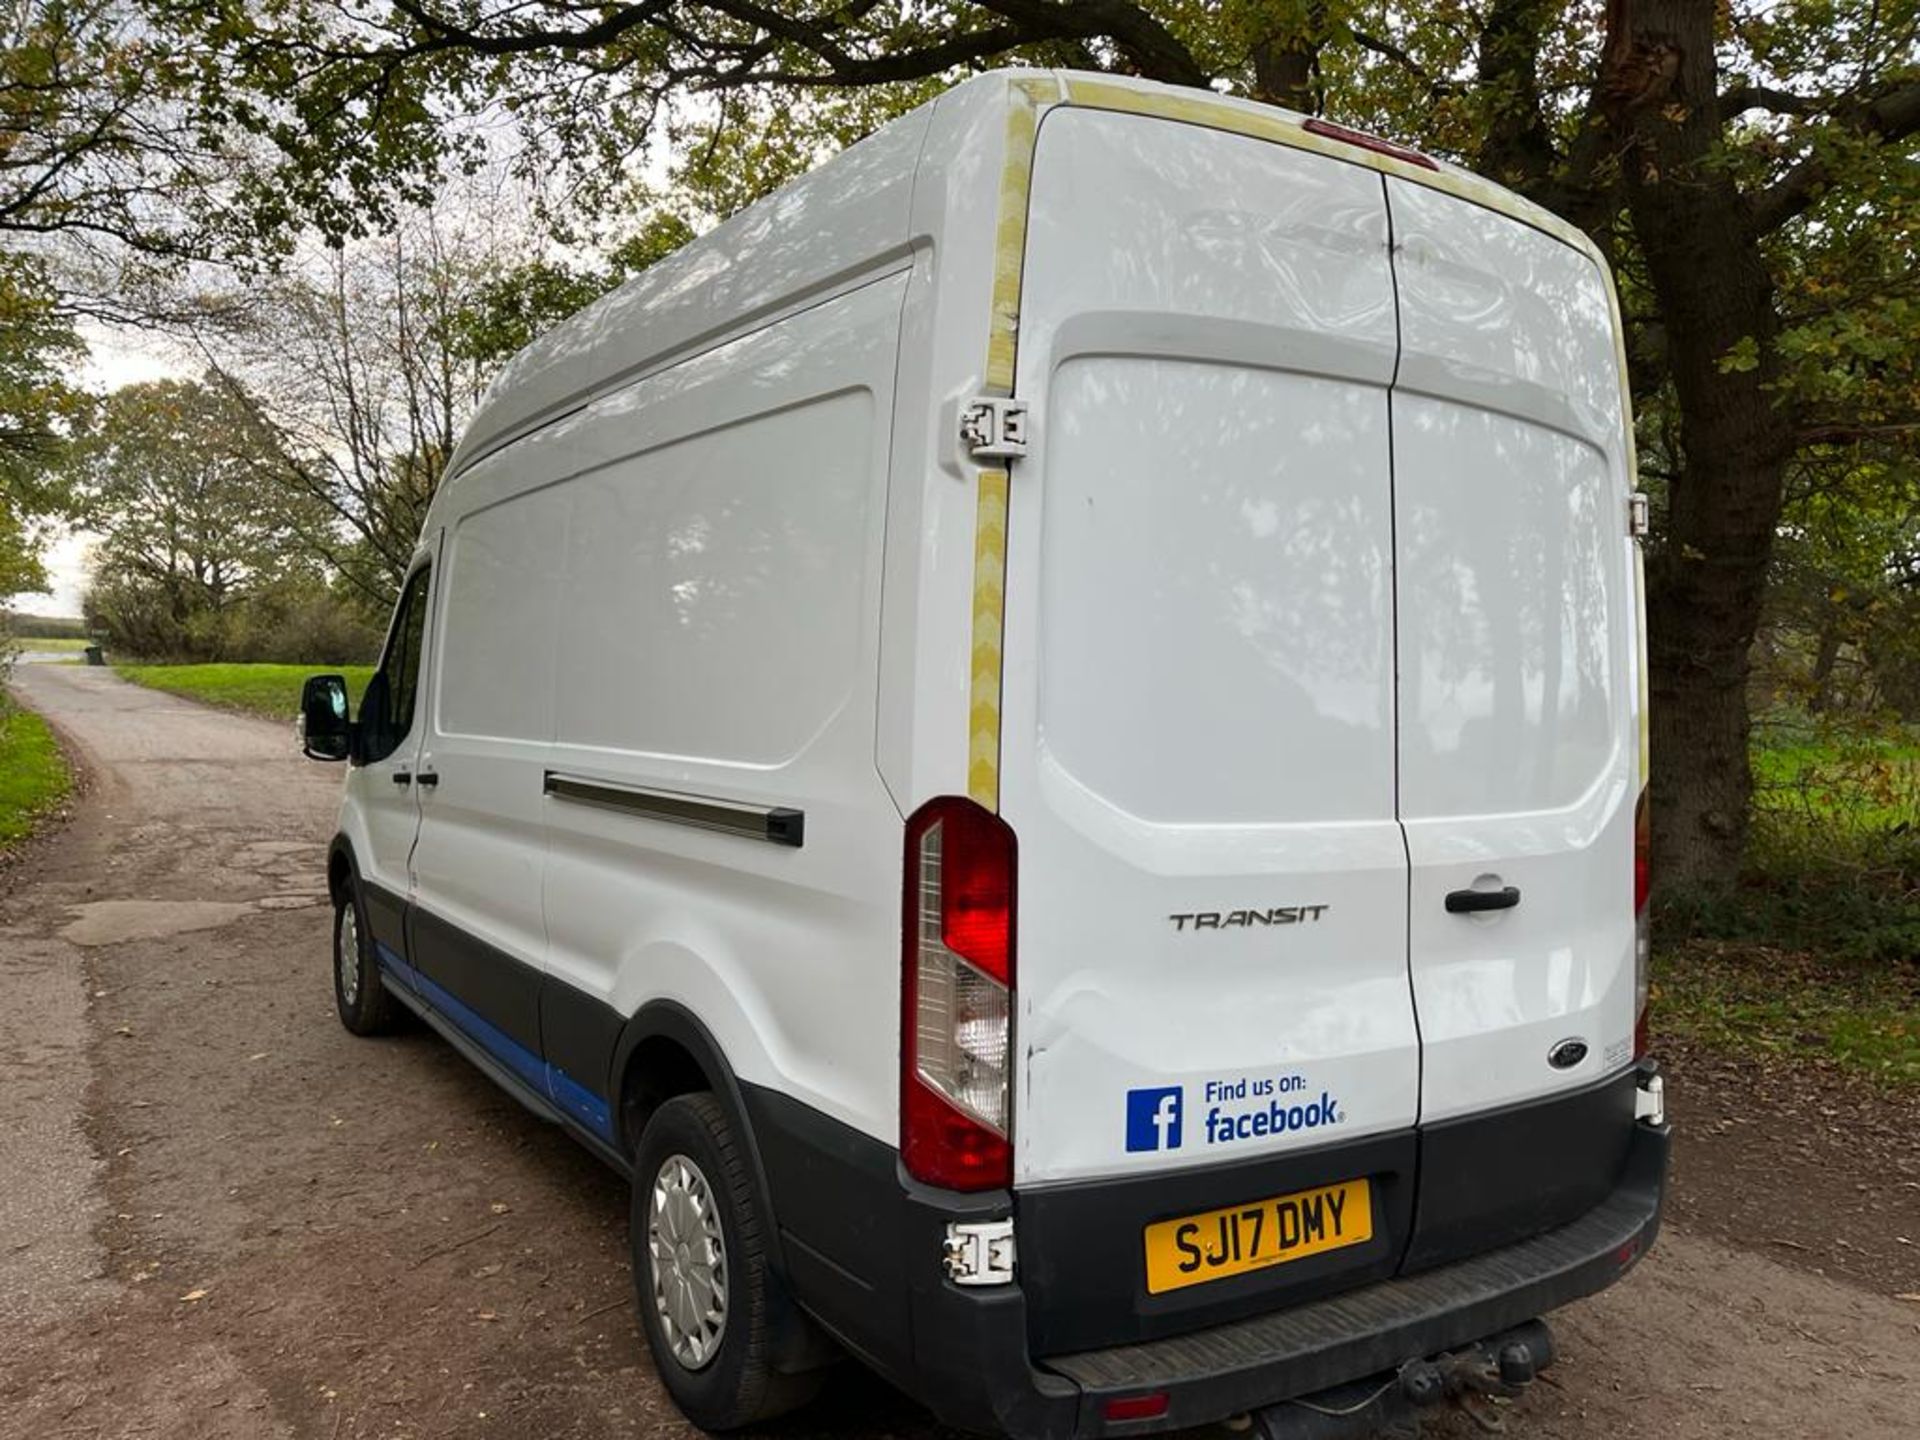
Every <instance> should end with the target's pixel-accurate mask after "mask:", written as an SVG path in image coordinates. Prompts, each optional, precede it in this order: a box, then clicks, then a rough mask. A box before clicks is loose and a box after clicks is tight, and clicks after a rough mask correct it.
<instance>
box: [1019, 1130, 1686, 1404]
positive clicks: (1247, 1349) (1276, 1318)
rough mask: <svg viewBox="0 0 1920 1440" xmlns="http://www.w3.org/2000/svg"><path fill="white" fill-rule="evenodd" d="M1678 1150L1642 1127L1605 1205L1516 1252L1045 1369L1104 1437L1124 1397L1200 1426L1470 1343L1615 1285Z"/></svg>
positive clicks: (1644, 1245)
mask: <svg viewBox="0 0 1920 1440" xmlns="http://www.w3.org/2000/svg"><path fill="white" fill-rule="evenodd" d="M1667 1146H1668V1139H1667V1132H1666V1131H1665V1129H1664V1128H1662V1129H1658V1130H1656V1129H1653V1128H1651V1127H1648V1126H1644V1125H1643V1126H1640V1127H1638V1133H1637V1134H1636V1135H1635V1137H1634V1143H1633V1146H1632V1149H1631V1151H1630V1154H1629V1158H1628V1163H1627V1167H1626V1171H1625V1173H1624V1174H1623V1175H1622V1176H1621V1179H1620V1183H1619V1184H1618V1185H1617V1186H1616V1187H1615V1189H1614V1190H1613V1192H1612V1193H1611V1194H1610V1195H1608V1196H1607V1198H1606V1199H1605V1200H1603V1201H1602V1202H1601V1203H1600V1204H1599V1205H1597V1206H1595V1207H1594V1208H1593V1209H1592V1210H1589V1211H1588V1212H1587V1213H1586V1214H1584V1215H1582V1216H1581V1217H1580V1218H1579V1219H1577V1220H1574V1221H1573V1222H1571V1223H1570V1224H1567V1225H1564V1226H1561V1227H1560V1228H1559V1229H1557V1230H1552V1231H1548V1232H1547V1233H1545V1234H1543V1235H1539V1236H1535V1237H1534V1238H1532V1239H1528V1240H1523V1241H1521V1242H1519V1243H1518V1244H1514V1245H1509V1246H1506V1247H1504V1248H1502V1249H1498V1250H1493V1251H1489V1252H1487V1253H1485V1254H1482V1255H1477V1256H1475V1257H1473V1258H1472V1259H1468V1260H1461V1261H1456V1262H1455V1263H1453V1264H1450V1265H1444V1266H1441V1267H1440V1268H1438V1269H1435V1270H1430V1271H1427V1272H1426V1273H1424V1274H1419V1275H1408V1276H1402V1277H1400V1278H1398V1279H1394V1280H1390V1281H1385V1282H1382V1283H1379V1284H1375V1285H1370V1286H1367V1287H1366V1288H1364V1289H1360V1290H1355V1291H1350V1292H1348V1293H1346V1294H1344V1295H1338V1296H1334V1297H1332V1298H1330V1299H1325V1300H1319V1301H1315V1302H1312V1303H1310V1304H1305V1305H1299V1306H1295V1307H1293V1308H1290V1309H1287V1310H1282V1311H1279V1312H1276V1313H1273V1314H1268V1315H1260V1316H1256V1317H1254V1318H1252V1319H1248V1320H1240V1321H1235V1322H1233V1323H1231V1324H1226V1325H1219V1326H1215V1327H1212V1328H1210V1329H1207V1330H1201V1331H1197V1332H1195V1333H1192V1334H1188V1335H1180V1336H1174V1337H1172V1338H1169V1339H1164V1340H1151V1341H1145V1342H1143V1343H1140V1344H1136V1345H1120V1346H1114V1347H1112V1348H1109V1349H1103V1350H1087V1351H1082V1352H1080V1353H1077V1354H1068V1355H1056V1356H1050V1357H1048V1358H1046V1359H1043V1360H1040V1361H1038V1362H1036V1364H1037V1365H1038V1367H1039V1368H1041V1369H1043V1370H1047V1371H1051V1372H1053V1373H1054V1374H1057V1375H1060V1376H1063V1377H1065V1378H1066V1379H1069V1380H1072V1381H1073V1382H1074V1383H1076V1384H1077V1385H1078V1386H1080V1388H1081V1390H1082V1392H1083V1395H1082V1407H1083V1408H1082V1414H1081V1423H1080V1425H1079V1426H1078V1427H1076V1428H1078V1429H1079V1430H1080V1433H1082V1434H1087V1433H1098V1432H1099V1431H1100V1430H1102V1429H1104V1428H1105V1426H1104V1425H1103V1424H1102V1423H1101V1420H1100V1418H1099V1402H1100V1401H1101V1400H1103V1399H1104V1398H1106V1397H1109V1396H1113V1395H1117V1394H1131V1393H1136V1392H1141V1391H1158V1390H1164V1391H1166V1392H1167V1393H1168V1395H1169V1397H1170V1398H1171V1402H1172V1403H1171V1405H1170V1406H1169V1413H1168V1416H1167V1419H1168V1421H1170V1422H1174V1421H1177V1420H1178V1419H1180V1418H1181V1412H1183V1411H1184V1412H1186V1415H1185V1417H1184V1418H1186V1419H1187V1420H1190V1421H1194V1422H1197V1421H1199V1420H1201V1419H1203V1418H1205V1419H1217V1418H1220V1417H1221V1416H1223V1415H1230V1414H1234V1413H1238V1412H1242V1411H1248V1410H1253V1409H1257V1408H1259V1407H1260V1406H1263V1405H1266V1404H1270V1403H1272V1402H1273V1401H1274V1400H1277V1399H1280V1398H1283V1397H1285V1396H1289V1395H1299V1394H1303V1393H1306V1392H1310V1391H1314V1390H1321V1389H1325V1388H1327V1387H1328V1386H1331V1385H1336V1384H1340V1383H1342V1382H1344V1381H1347V1380H1351V1379H1354V1378H1356V1377H1358V1376H1362V1375H1368V1374H1371V1373H1373V1372H1376V1371H1381V1370H1387V1369H1391V1368H1392V1367H1394V1366H1396V1365H1398V1364H1400V1363H1401V1362H1403V1361H1406V1360H1409V1359H1414V1358H1417V1357H1421V1356H1426V1355H1432V1354H1435V1353H1437V1352H1439V1351H1441V1350H1445V1349H1448V1348H1450V1347H1454V1346H1459V1345H1466V1344H1470V1343H1472V1342H1473V1341H1475V1340H1477V1339H1479V1338H1481V1337H1483V1336H1486V1335H1490V1334H1493V1333H1495V1332H1497V1331H1500V1330H1504V1329H1507V1328H1509V1327H1511V1326H1514V1325H1519V1324H1521V1323H1523V1322H1524V1321H1527V1320H1531V1319H1533V1318H1535V1317H1536V1316H1539V1315H1542V1314H1544V1313H1545V1312H1547V1311H1549V1310H1552V1309H1554V1308H1555V1307H1557V1306H1560V1305H1564V1304H1566V1303H1567V1302H1569V1301H1571V1300H1577V1299H1579V1298H1581V1297H1582V1296H1585V1295H1590V1294H1592V1293H1594V1292H1595V1291H1597V1290H1601V1289H1604V1288H1605V1287H1606V1286H1608V1285H1610V1284H1612V1283H1613V1282H1614V1281H1615V1280H1617V1279H1618V1278H1619V1277H1620V1276H1621V1275H1622V1274H1623V1273H1624V1272H1625V1271H1626V1270H1628V1269H1630V1268H1631V1267H1632V1266H1633V1265H1634V1263H1635V1262H1637V1261H1638V1260H1639V1259H1640V1257H1641V1256H1642V1255H1644V1254H1645V1253H1646V1252H1647V1250H1648V1248H1649V1247H1650V1246H1651V1245H1652V1244H1653V1239H1654V1236H1655V1234H1656V1232H1657V1231H1658V1229H1659V1224H1660V1200H1661V1191H1662V1181H1663V1179H1664V1176H1665V1173H1666V1161H1667ZM1183 1399H1184V1400H1185V1401H1186V1402H1187V1403H1185V1404H1183V1403H1182V1401H1183ZM1202 1412H1206V1413H1204V1414H1203V1413H1202ZM1154 1428H1159V1427H1158V1426H1156V1427H1154Z"/></svg>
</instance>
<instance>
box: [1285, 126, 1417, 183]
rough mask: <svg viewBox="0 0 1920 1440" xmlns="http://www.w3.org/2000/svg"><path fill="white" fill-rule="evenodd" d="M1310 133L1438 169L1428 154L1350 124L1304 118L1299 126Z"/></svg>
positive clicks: (1411, 163)
mask: <svg viewBox="0 0 1920 1440" xmlns="http://www.w3.org/2000/svg"><path fill="white" fill-rule="evenodd" d="M1300 128H1301V129H1302V130H1306V131H1308V132H1310V133H1311V134H1314V135H1318V136H1321V137H1322V138H1324V139H1327V140H1338V141H1340V142H1341V143H1342V144H1345V145H1358V146H1359V147H1360V148H1361V149H1362V150H1371V151H1373V152H1374V153H1375V154H1378V155H1390V156H1392V157H1393V158H1394V159H1395V160H1401V161H1404V162H1406V163H1407V164H1409V165H1418V166H1421V167H1422V168H1423V169H1427V170H1438V169H1439V168H1440V167H1439V166H1438V165H1436V164H1434V163H1433V159H1432V157H1430V156H1427V155H1422V154H1421V153H1420V152H1419V151H1418V150H1414V149H1411V148H1409V147H1408V146H1405V145H1396V144H1394V143H1393V141H1391V140H1382V139H1381V138H1380V137H1379V136H1378V135H1369V134H1367V132H1366V131H1364V130H1355V129H1353V128H1351V127H1350V126H1346V125H1336V124H1334V123H1333V121H1331V120H1322V119H1320V117H1319V116H1317V115H1316V116H1314V117H1313V118H1311V119H1309V120H1306V121H1305V122H1303V123H1302V124H1301V126H1300Z"/></svg>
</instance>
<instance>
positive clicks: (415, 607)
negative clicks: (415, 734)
mask: <svg viewBox="0 0 1920 1440" xmlns="http://www.w3.org/2000/svg"><path fill="white" fill-rule="evenodd" d="M429 573H430V572H429V569H428V567H426V566H422V567H421V568H420V569H418V570H416V571H414V573H413V575H412V576H411V578H409V579H408V581H407V588H406V589H405V590H403V591H402V592H401V593H400V605H399V608H398V609H397V610H395V611H394V616H393V629H392V631H391V632H389V634H388V636H387V650H386V653H385V654H384V655H382V656H381V657H380V668H379V669H378V670H377V671H375V672H374V676H373V679H372V680H370V681H368V682H367V693H366V696H365V698H363V699H362V700H361V702H360V725H361V751H362V754H363V756H364V757H365V759H367V760H369V761H374V760H384V759H386V758H387V756H389V755H391V754H392V753H393V752H394V751H395V750H397V749H399V748H400V742H401V741H402V740H405V739H406V738H407V732H408V731H410V730H412V729H413V712H414V703H415V701H416V700H417V699H418V697H419V693H420V651H421V648H422V646H423V644H424V642H425V640H426V633H427V601H428V598H429V587H428V575H429Z"/></svg>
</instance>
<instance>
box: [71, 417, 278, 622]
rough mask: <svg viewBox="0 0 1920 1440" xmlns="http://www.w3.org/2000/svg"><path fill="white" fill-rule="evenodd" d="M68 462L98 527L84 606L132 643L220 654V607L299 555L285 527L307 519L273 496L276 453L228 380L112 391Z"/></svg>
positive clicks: (84, 511) (83, 511) (87, 516)
mask: <svg viewBox="0 0 1920 1440" xmlns="http://www.w3.org/2000/svg"><path fill="white" fill-rule="evenodd" d="M75 465H76V468H77V471H78V478H77V481H76V490H77V492H78V500H79V507H80V511H79V513H80V515H81V518H82V519H83V520H84V522H85V523H86V524H87V525H88V527H89V528H91V529H93V530H95V531H97V532H98V533H99V536H100V539H99V542H98V544H97V546H96V548H95V563H94V571H93V576H92V585H91V589H90V592H89V595H88V598H87V608H88V610H89V612H90V614H91V615H92V616H94V617H97V618H98V619H99V620H100V621H101V622H103V623H104V625H105V627H106V628H107V629H109V630H110V631H111V632H112V634H113V636H114V639H115V641H116V642H117V643H119V644H121V645H124V646H127V647H128V648H131V649H133V650H135V651H136V652H138V653H147V654H179V655H185V654H200V655H206V656H208V657H214V656H217V655H218V654H219V653H220V651H221V627H222V624H223V622H224V619H225V617H226V616H227V614H228V612H229V611H230V610H232V609H233V608H234V607H235V606H236V605H237V604H239V603H240V602H242V601H244V600H245V599H246V598H247V597H248V596H249V595H250V594H251V593H253V592H255V591H256V590H258V589H260V588H262V587H264V586H268V585H270V584H273V583H274V582H276V581H278V580H280V579H282V578H283V577H284V576H285V575H286V574H287V573H288V571H289V570H290V569H291V568H293V567H294V566H296V565H297V564H298V558H299V557H298V551H297V548H296V547H295V546H294V545H293V543H292V539H291V537H292V536H293V535H294V534H295V533H296V532H297V530H298V528H299V527H300V525H301V524H302V523H303V522H307V521H310V519H311V517H309V516H302V515H301V514H299V512H298V509H297V507H289V506H287V505H285V504H275V503H272V497H273V496H274V495H275V493H276V490H277V488H278V487H277V486H276V483H275V478H274V477H275V472H277V471H279V470H281V469H283V468H284V466H285V459H284V457H283V456H281V455H280V454H279V453H278V450H277V448H276V447H275V444H274V439H273V436H272V434H271V432H270V431H269V429H268V428H267V427H266V426H265V425H264V424H263V423H262V421H261V418H260V416H259V413H258V411H257V410H256V409H255V408H254V407H253V406H252V405H250V404H249V403H247V401H246V399H245V397H244V396H241V395H238V394H236V393H235V392H234V391H233V390H232V389H231V388H229V387H227V386H224V385H221V384H209V383H203V382H198V381H178V380H161V381H154V382H150V383H147V384H140V385H129V386H127V387H126V388H124V389H121V390H117V391H115V392H114V393H113V394H112V395H111V396H109V397H108V398H107V399H106V401H105V402H104V404H103V405H102V407H101V412H100V418H99V423H98V426H97V428H96V429H95V431H94V432H93V433H92V434H91V435H90V436H89V437H88V438H87V440H86V442H85V443H84V444H83V445H82V446H80V447H79V449H78V452H77V454H76V456H75Z"/></svg>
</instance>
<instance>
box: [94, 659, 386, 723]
mask: <svg viewBox="0 0 1920 1440" xmlns="http://www.w3.org/2000/svg"><path fill="white" fill-rule="evenodd" d="M113 668H114V672H115V673H116V674H118V675H119V676H120V677H121V678H122V679H123V680H131V681H132V682H133V683H134V684H136V685H146V686H149V687H150V688H152V689H155V690H165V691H167V692H169V693H170V694H174V695H184V696H186V697H187V698H188V699H189V700H198V701H201V702H202V703H204V704H207V705H218V706H219V707H221V708H222V709H224V710H242V711H245V712H247V713H248V714H251V715H268V716H272V717H273V718H274V719H276V720H286V719H291V718H292V717H293V716H294V715H295V714H296V713H298V711H299V709H300V687H301V685H302V684H303V683H304V682H305V681H306V678H307V677H308V676H309V675H324V674H336V675H345V676H346V677H347V690H348V693H349V694H351V695H352V696H353V697H354V701H355V703H356V704H357V703H358V701H359V696H360V693H361V692H362V691H363V690H365V689H366V687H367V681H368V679H369V678H370V677H371V676H372V675H373V667H372V666H371V665H335V666H331V667H328V666H325V665H116V666H114V667H113Z"/></svg>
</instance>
